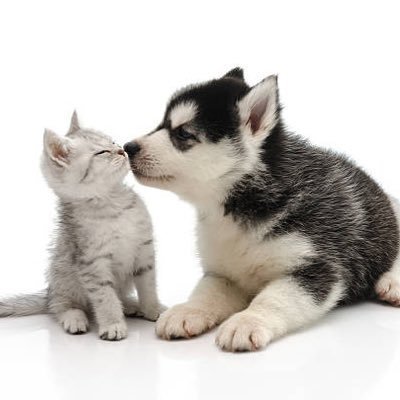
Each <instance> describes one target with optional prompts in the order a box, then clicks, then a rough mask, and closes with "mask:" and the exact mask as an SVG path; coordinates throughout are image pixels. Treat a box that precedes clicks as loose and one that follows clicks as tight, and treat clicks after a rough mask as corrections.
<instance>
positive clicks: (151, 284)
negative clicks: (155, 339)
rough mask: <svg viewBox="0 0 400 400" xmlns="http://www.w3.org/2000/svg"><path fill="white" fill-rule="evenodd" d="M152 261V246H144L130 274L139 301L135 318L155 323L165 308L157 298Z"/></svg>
mask: <svg viewBox="0 0 400 400" xmlns="http://www.w3.org/2000/svg"><path fill="white" fill-rule="evenodd" d="M154 261H155V260H154V248H153V246H152V245H147V246H144V248H143V250H142V252H141V254H140V255H139V257H138V259H137V261H136V265H135V269H134V270H133V273H132V274H133V281H134V283H135V287H136V291H137V295H138V300H139V310H140V311H139V313H138V314H137V316H142V317H143V318H145V319H148V320H150V321H156V320H157V319H158V317H159V316H160V314H161V313H162V312H163V311H165V307H164V306H162V305H161V304H160V302H159V300H158V296H157V287H156V277H155V268H154Z"/></svg>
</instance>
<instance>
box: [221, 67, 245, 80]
mask: <svg viewBox="0 0 400 400" xmlns="http://www.w3.org/2000/svg"><path fill="white" fill-rule="evenodd" d="M222 78H235V79H239V80H241V81H244V72H243V69H242V68H240V67H236V68H233V69H231V70H230V71H229V72H227V73H226V74H225V75H224V76H223V77H222Z"/></svg>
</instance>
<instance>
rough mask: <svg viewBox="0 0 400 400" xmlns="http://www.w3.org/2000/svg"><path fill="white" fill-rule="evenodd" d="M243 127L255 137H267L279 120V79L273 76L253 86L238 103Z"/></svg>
mask: <svg viewBox="0 0 400 400" xmlns="http://www.w3.org/2000/svg"><path fill="white" fill-rule="evenodd" d="M238 108H239V115H240V119H241V123H242V125H243V126H245V127H248V128H249V129H250V132H251V133H252V135H254V136H256V135H257V136H259V135H262V136H264V137H266V136H267V135H268V134H269V133H270V132H271V130H272V128H273V127H274V126H275V125H276V123H277V121H278V119H279V93H278V79H277V76H276V75H271V76H269V77H268V78H265V79H264V80H263V81H261V82H260V83H258V84H257V85H255V86H253V87H252V88H251V89H250V91H249V92H248V93H247V94H246V96H244V97H243V98H242V99H241V100H239V102H238Z"/></svg>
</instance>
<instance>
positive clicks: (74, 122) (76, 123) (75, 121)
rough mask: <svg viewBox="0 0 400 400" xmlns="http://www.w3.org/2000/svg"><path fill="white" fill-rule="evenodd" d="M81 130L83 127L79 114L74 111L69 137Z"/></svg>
mask: <svg viewBox="0 0 400 400" xmlns="http://www.w3.org/2000/svg"><path fill="white" fill-rule="evenodd" d="M79 129H81V127H80V125H79V120H78V114H77V113H76V110H74V112H73V113H72V117H71V124H70V126H69V130H68V133H67V135H68V134H69V133H72V132H76V131H78V130H79Z"/></svg>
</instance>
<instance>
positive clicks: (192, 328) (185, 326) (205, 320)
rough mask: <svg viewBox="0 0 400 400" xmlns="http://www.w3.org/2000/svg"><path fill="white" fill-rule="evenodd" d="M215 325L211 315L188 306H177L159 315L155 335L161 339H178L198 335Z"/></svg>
mask: <svg viewBox="0 0 400 400" xmlns="http://www.w3.org/2000/svg"><path fill="white" fill-rule="evenodd" d="M215 325H216V318H215V316H213V315H212V314H211V313H209V312H207V311H204V310H202V309H200V308H196V307H193V306H190V305H189V304H179V305H177V306H174V307H172V308H170V309H169V310H167V311H165V312H164V313H162V314H161V316H160V318H159V319H158V321H157V323H156V334H157V335H158V336H159V337H160V338H162V339H167V340H171V339H179V338H186V339H189V338H191V337H194V336H197V335H200V334H201V333H203V332H206V331H208V330H210V329H211V328H213V327H214V326H215Z"/></svg>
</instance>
